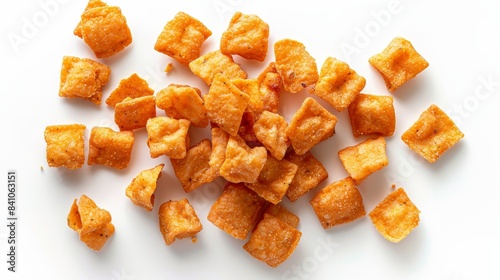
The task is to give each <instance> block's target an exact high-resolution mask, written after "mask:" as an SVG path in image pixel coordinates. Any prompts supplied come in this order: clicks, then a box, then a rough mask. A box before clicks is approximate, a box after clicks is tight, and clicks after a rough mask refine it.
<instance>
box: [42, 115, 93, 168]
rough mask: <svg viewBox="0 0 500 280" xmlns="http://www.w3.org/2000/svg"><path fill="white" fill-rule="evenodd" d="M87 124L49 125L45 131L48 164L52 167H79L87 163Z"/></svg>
mask: <svg viewBox="0 0 500 280" xmlns="http://www.w3.org/2000/svg"><path fill="white" fill-rule="evenodd" d="M85 128H86V127H85V125H83V124H67V125H51V126H47V127H46V128H45V131H44V138H45V142H46V143H47V147H46V158H47V164H48V165H49V166H50V167H66V168H68V169H72V170H74V169H78V168H80V167H82V166H83V164H84V163H85V151H84V149H85V142H84V133H85Z"/></svg>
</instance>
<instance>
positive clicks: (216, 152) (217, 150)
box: [209, 127, 229, 177]
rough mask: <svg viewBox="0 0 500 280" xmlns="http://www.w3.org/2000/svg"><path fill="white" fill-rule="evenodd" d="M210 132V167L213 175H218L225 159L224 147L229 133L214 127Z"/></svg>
mask: <svg viewBox="0 0 500 280" xmlns="http://www.w3.org/2000/svg"><path fill="white" fill-rule="evenodd" d="M211 134H212V153H211V154H210V161H209V165H210V169H211V170H212V172H213V174H214V177H218V176H220V172H219V171H220V168H221V167H222V164H224V161H225V160H226V147H227V142H228V141H229V134H228V133H227V132H225V131H224V130H222V129H220V128H218V127H214V128H212V130H211Z"/></svg>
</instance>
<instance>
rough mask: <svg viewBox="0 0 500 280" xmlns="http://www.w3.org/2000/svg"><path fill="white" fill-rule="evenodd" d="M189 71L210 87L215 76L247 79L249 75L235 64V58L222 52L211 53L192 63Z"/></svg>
mask: <svg viewBox="0 0 500 280" xmlns="http://www.w3.org/2000/svg"><path fill="white" fill-rule="evenodd" d="M189 69H191V72H193V74H195V75H196V76H198V77H200V78H201V79H202V80H203V81H204V82H205V83H206V84H207V85H208V86H210V85H212V82H213V80H214V79H215V76H216V75H217V74H219V73H220V74H222V75H224V76H226V77H227V78H228V79H236V78H242V79H246V78H247V73H246V72H245V71H243V70H242V69H241V67H240V65H239V64H237V63H236V62H234V60H233V57H232V56H230V55H225V54H223V53H221V52H220V50H217V51H212V52H209V53H207V54H204V55H202V56H200V57H198V58H197V59H195V60H193V61H191V62H190V63H189Z"/></svg>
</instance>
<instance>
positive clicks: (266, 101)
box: [248, 62, 282, 115]
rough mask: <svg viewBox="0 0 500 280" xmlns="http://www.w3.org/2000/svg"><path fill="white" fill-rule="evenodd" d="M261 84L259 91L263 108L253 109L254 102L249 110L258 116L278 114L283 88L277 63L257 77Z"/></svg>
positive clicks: (270, 64) (271, 64)
mask: <svg viewBox="0 0 500 280" xmlns="http://www.w3.org/2000/svg"><path fill="white" fill-rule="evenodd" d="M257 81H258V82H259V91H260V96H261V97H260V99H261V100H262V101H261V104H262V105H261V107H258V106H256V108H252V107H251V106H252V103H253V102H252V100H251V101H250V104H249V105H248V106H249V109H250V110H252V111H253V112H254V113H255V114H256V115H260V113H262V112H264V111H269V112H271V113H277V112H278V108H279V103H280V91H281V88H282V82H281V77H280V75H279V74H278V70H276V63H275V62H271V63H269V65H268V66H267V67H266V68H265V69H264V70H262V72H261V73H260V74H259V76H258V77H257Z"/></svg>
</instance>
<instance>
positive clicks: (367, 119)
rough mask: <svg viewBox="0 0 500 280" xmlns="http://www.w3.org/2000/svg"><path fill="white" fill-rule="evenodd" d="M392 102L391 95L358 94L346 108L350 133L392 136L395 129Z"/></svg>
mask: <svg viewBox="0 0 500 280" xmlns="http://www.w3.org/2000/svg"><path fill="white" fill-rule="evenodd" d="M393 102H394V98H393V97H392V96H382V95H372V94H363V93H361V94H359V95H358V97H356V99H355V100H354V101H353V102H352V103H351V105H349V108H348V111H349V119H350V121H351V128H352V134H353V135H354V136H355V137H358V136H361V135H369V134H377V135H380V136H387V137H388V136H392V134H394V130H395V129H396V113H395V112H394V105H393Z"/></svg>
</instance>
